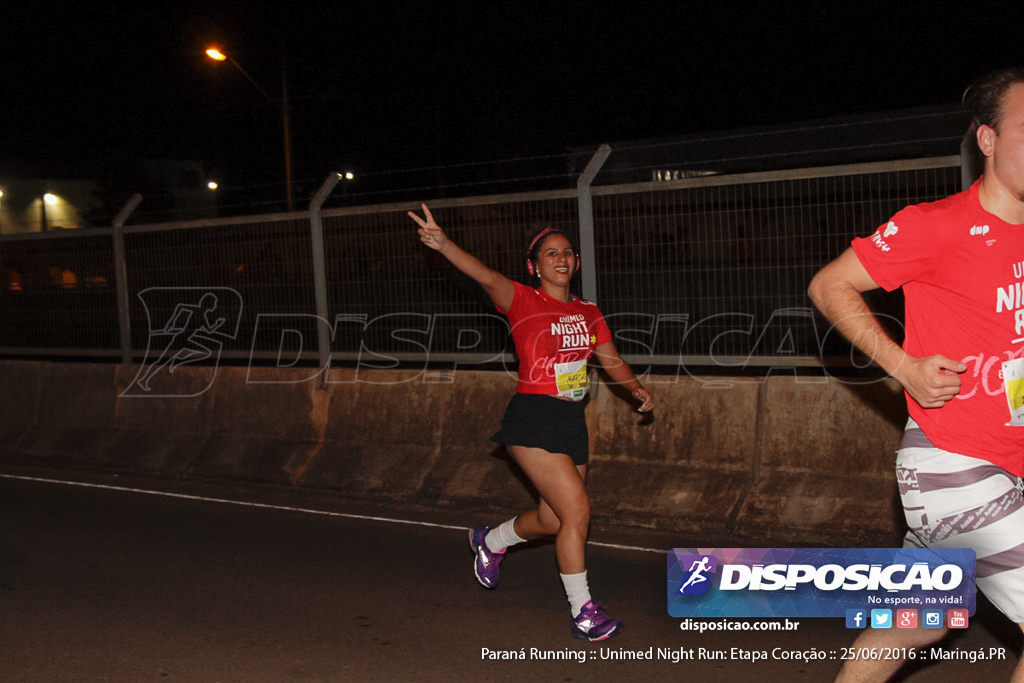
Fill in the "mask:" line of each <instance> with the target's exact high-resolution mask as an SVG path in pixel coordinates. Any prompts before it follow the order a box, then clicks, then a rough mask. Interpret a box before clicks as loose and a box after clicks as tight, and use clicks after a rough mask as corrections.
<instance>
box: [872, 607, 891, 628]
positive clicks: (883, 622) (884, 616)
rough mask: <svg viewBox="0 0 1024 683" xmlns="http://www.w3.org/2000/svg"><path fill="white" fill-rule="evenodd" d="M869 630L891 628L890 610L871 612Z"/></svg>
mask: <svg viewBox="0 0 1024 683" xmlns="http://www.w3.org/2000/svg"><path fill="white" fill-rule="evenodd" d="M871 628H892V610H891V609H873V610H871Z"/></svg>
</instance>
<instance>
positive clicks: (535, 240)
mask: <svg viewBox="0 0 1024 683" xmlns="http://www.w3.org/2000/svg"><path fill="white" fill-rule="evenodd" d="M552 235H561V236H562V237H564V238H565V239H567V240H569V245H570V246H572V250H573V251H576V247H575V245H573V243H572V238H571V237H569V236H568V235H567V234H565V233H564V232H562V231H561V230H559V229H558V228H544V229H543V230H541V231H540V232H538V233H537V234H536V235H534V236H533V237H532V238H530V246H529V247H527V252H526V258H527V259H529V260H530V261H532V262H533V263H536V262H537V258H538V257H539V256H540V248H541V247H542V246H544V242H546V241H547V239H548V238H549V237H551V236H552Z"/></svg>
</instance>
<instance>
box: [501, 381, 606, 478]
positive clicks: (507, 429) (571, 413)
mask: <svg viewBox="0 0 1024 683" xmlns="http://www.w3.org/2000/svg"><path fill="white" fill-rule="evenodd" d="M585 403H586V402H585V401H563V400H561V399H559V398H555V397H554V396H547V395H545V394H518V393H517V394H515V395H514V396H513V397H512V400H511V401H509V402H508V407H507V408H506V409H505V416H504V417H502V418H501V429H500V430H499V431H498V433H497V434H495V435H494V436H492V437H491V440H492V441H495V442H497V443H500V444H501V445H503V446H525V447H527V448H543V449H544V450H546V451H547V452H549V453H565V454H566V455H568V456H569V457H570V458H572V461H573V463H574V464H576V465H586V464H587V462H589V461H590V434H589V433H588V432H587V420H586V418H585V417H584V415H583V407H584V405H585Z"/></svg>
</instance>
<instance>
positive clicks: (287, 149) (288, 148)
mask: <svg viewBox="0 0 1024 683" xmlns="http://www.w3.org/2000/svg"><path fill="white" fill-rule="evenodd" d="M206 56H207V57H209V58H210V59H212V60H214V61H216V62H224V61H227V62H231V64H232V65H233V66H234V67H235V68H236V69H238V72H239V73H241V74H242V75H243V76H245V78H246V80H247V81H249V82H250V83H252V84H253V85H254V86H256V89H257V90H259V91H260V92H261V93H262V94H263V96H264V97H266V98H267V99H268V100H270V102H271V104H273V105H274V106H276V107H279V108H280V109H281V118H282V124H283V128H284V180H285V190H286V193H287V198H288V210H289V211H292V209H293V205H292V134H291V120H290V117H289V112H288V77H287V72H286V71H285V69H284V67H283V66H282V68H281V102H280V103H278V102H277V101H276V100H275V99H274V98H273V97H271V96H270V94H269V93H267V91H266V90H264V89H263V86H261V85H260V84H259V83H257V82H256V81H255V80H254V79H253V77H252V76H250V75H249V74H248V72H246V70H245V69H243V68H242V65H241V64H239V63H238V62H236V61H235V60H234V59H232V58H231V57H230V56H229V55H227V54H225V53H224V52H223V51H221V50H219V49H217V48H215V47H211V48H208V49H207V50H206Z"/></svg>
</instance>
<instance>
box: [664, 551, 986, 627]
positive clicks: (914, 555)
mask: <svg viewBox="0 0 1024 683" xmlns="http://www.w3.org/2000/svg"><path fill="white" fill-rule="evenodd" d="M975 573H976V572H975V556H974V551H973V550H969V549H965V548H943V549H929V548H674V549H673V550H671V551H670V552H669V553H668V582H667V583H668V596H667V597H668V612H669V614H670V615H671V616H674V617H841V618H846V617H847V615H848V611H849V610H863V611H865V612H867V611H870V610H872V609H898V608H908V609H926V608H940V609H946V610H948V609H951V608H957V609H963V610H966V611H967V612H968V613H969V614H974V609H975V599H976V587H975V579H976V576H975Z"/></svg>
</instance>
